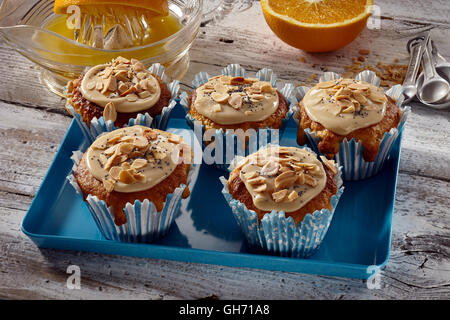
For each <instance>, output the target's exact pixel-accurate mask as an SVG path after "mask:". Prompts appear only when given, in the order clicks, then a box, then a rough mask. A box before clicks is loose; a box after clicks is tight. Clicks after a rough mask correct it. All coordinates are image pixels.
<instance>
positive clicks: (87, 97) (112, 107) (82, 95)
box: [67, 57, 172, 128]
mask: <svg viewBox="0 0 450 320" xmlns="http://www.w3.org/2000/svg"><path fill="white" fill-rule="evenodd" d="M67 95H68V104H70V106H71V107H72V108H73V109H74V110H75V112H77V113H78V114H80V115H81V117H82V120H83V122H85V123H86V124H87V125H88V126H90V125H91V121H92V120H93V119H94V118H97V119H100V118H101V117H103V118H104V120H105V121H108V120H111V121H113V122H114V125H115V127H116V128H121V127H123V126H124V125H127V124H128V122H129V120H130V119H132V118H136V117H137V115H138V114H139V113H140V114H145V113H148V114H149V115H150V116H151V117H155V116H156V115H159V114H161V112H162V109H163V108H164V107H167V106H168V105H169V103H170V100H171V98H172V95H171V92H170V90H169V88H168V87H167V86H166V84H165V83H164V82H163V80H162V79H161V78H160V77H159V76H158V75H156V74H153V73H152V72H150V71H149V70H148V69H147V68H145V66H144V65H143V64H142V63H141V62H140V61H138V60H136V59H131V60H128V59H125V58H123V57H118V58H116V59H114V60H112V61H111V62H110V63H106V64H102V65H97V66H94V67H92V68H91V69H89V70H88V71H87V72H86V73H85V74H83V75H81V76H80V78H79V79H76V80H74V81H71V82H69V84H68V88H67Z"/></svg>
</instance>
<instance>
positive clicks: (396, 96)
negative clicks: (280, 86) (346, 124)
mask: <svg viewBox="0 0 450 320" xmlns="http://www.w3.org/2000/svg"><path fill="white" fill-rule="evenodd" d="M339 78H341V76H340V75H339V74H337V73H334V72H325V73H324V74H323V76H321V77H320V79H319V81H329V80H334V79H339ZM356 80H362V81H366V82H368V83H371V84H373V85H375V86H378V87H379V86H380V79H379V78H378V77H377V76H376V74H375V73H374V72H372V71H369V70H365V71H363V72H361V73H359V74H358V75H357V76H356ZM308 90H309V88H308V87H298V88H297V90H296V92H295V95H296V99H297V101H301V100H302V99H303V97H304V96H305V94H306V93H307V92H308ZM386 95H388V96H389V97H391V98H392V99H393V100H394V101H395V104H396V105H397V106H398V107H399V109H400V112H401V117H400V121H399V124H398V126H397V128H392V129H391V130H390V131H389V132H386V133H385V134H384V136H383V139H382V140H381V142H380V150H379V152H378V156H377V158H376V159H375V161H373V162H368V161H365V160H364V157H363V151H364V147H363V145H362V142H360V141H358V142H357V141H355V139H351V140H350V141H348V140H347V139H344V140H343V141H342V142H341V144H340V146H339V152H338V153H337V154H336V155H335V156H334V160H335V161H336V163H337V164H338V165H339V166H342V177H343V179H344V180H348V181H357V180H363V179H367V178H370V177H372V176H374V175H376V174H377V173H378V172H379V171H380V170H381V168H382V167H383V165H384V163H385V162H386V160H388V159H389V156H390V152H391V150H392V146H393V145H394V143H395V141H396V140H397V138H398V137H399V136H401V133H402V132H403V129H404V126H405V123H406V120H407V118H408V115H409V114H410V113H411V108H410V107H409V106H404V107H403V106H402V104H403V101H404V96H403V87H402V86H401V85H395V86H393V87H392V88H390V89H389V90H388V91H386ZM293 118H294V120H295V121H296V122H297V124H298V123H299V108H298V105H296V108H295V115H294V116H293ZM305 134H306V137H307V139H308V144H309V145H310V146H311V147H312V148H313V149H314V151H315V152H316V153H320V152H319V149H318V144H319V143H320V138H319V137H317V135H316V134H315V133H314V132H313V131H312V130H310V129H306V130H305Z"/></svg>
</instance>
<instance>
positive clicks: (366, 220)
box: [22, 106, 401, 279]
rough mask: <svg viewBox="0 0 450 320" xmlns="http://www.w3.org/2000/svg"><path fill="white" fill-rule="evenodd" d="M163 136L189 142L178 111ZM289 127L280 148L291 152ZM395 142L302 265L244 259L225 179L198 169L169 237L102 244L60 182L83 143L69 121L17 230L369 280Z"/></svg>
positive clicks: (383, 225)
mask: <svg viewBox="0 0 450 320" xmlns="http://www.w3.org/2000/svg"><path fill="white" fill-rule="evenodd" d="M167 130H168V131H172V132H177V133H179V134H180V133H181V134H183V135H184V136H187V137H189V136H190V135H191V131H190V130H189V128H188V126H187V125H186V122H185V120H184V112H183V111H182V109H181V107H179V106H177V107H176V109H175V110H174V112H173V114H172V118H171V119H170V121H169V124H168V129H167ZM295 140H296V128H295V123H294V122H291V123H289V125H288V128H287V129H286V131H285V133H284V135H283V138H282V140H281V144H282V145H291V146H296V142H295ZM400 141H401V139H398V140H397V143H396V145H395V146H394V147H393V150H392V153H391V157H390V159H389V160H388V161H387V162H386V164H385V167H384V168H383V170H382V171H381V172H380V173H379V174H378V175H377V176H375V177H373V178H370V179H367V180H365V181H359V182H346V183H345V188H346V189H345V191H344V194H343V196H342V198H341V200H340V202H339V205H338V208H337V210H336V212H335V215H334V218H333V221H332V222H331V226H330V228H329V231H328V234H327V235H326V237H325V239H324V241H323V243H322V245H321V247H320V249H319V251H318V252H317V253H316V254H315V255H314V256H312V257H310V258H309V259H295V258H285V257H277V256H270V255H267V254H264V253H262V252H250V251H249V249H248V248H247V247H246V244H245V241H244V238H243V236H242V234H241V231H240V229H239V227H238V225H237V224H236V222H235V220H234V217H233V215H232V213H231V211H230V209H229V207H228V206H227V204H226V202H225V200H224V198H223V196H222V194H221V190H222V185H221V183H220V181H219V177H220V176H222V175H223V174H224V172H222V171H220V170H218V169H215V168H214V167H210V166H207V165H201V166H199V168H198V172H196V173H194V175H193V182H192V189H191V190H192V194H191V196H190V198H189V199H187V200H184V202H183V205H182V208H181V210H182V213H181V215H180V217H178V218H177V220H176V224H175V225H174V226H173V227H172V228H171V230H170V232H169V234H168V235H167V236H166V237H165V238H163V239H161V240H160V241H158V242H156V243H153V244H129V243H120V242H114V241H109V240H106V239H105V238H103V236H102V235H101V234H100V232H99V231H98V230H97V227H96V225H95V222H94V220H93V219H92V218H91V216H90V213H89V211H88V209H87V207H86V206H85V204H84V201H83V199H82V197H81V196H79V195H78V194H77V193H75V191H74V190H73V188H72V186H70V185H69V183H68V182H67V180H66V176H67V175H68V173H69V172H70V169H71V167H72V165H73V163H72V160H71V159H70V156H71V155H72V151H74V150H80V149H83V150H84V149H85V148H86V147H87V143H86V141H85V139H84V137H83V135H82V132H81V130H80V129H79V127H78V125H77V124H76V123H75V121H72V124H71V125H70V128H69V130H68V132H67V134H66V136H65V137H64V140H63V142H62V144H61V146H60V148H59V150H58V152H57V154H56V157H55V159H54V161H53V163H52V165H51V166H50V169H49V171H48V173H47V175H46V177H45V179H44V181H43V183H42V185H41V187H40V189H39V191H38V193H37V194H36V196H35V198H34V200H33V202H32V204H31V207H30V209H29V210H28V213H27V214H26V216H25V218H24V221H23V223H22V230H23V232H24V233H25V234H26V235H27V236H28V237H30V238H31V239H32V240H33V242H34V243H35V244H36V245H37V246H38V247H41V248H55V249H66V250H77V251H92V252H99V253H106V254H118V255H127V256H136V257H148V258H157V259H168V260H178V261H188V262H199V263H207V264H218V265H226V266H234V267H249V268H259V269H269V270H281V271H289V272H303V273H313V274H322V275H332V276H341V277H349V278H360V279H367V278H369V277H370V276H371V275H372V274H373V272H374V270H378V268H381V267H382V266H384V265H385V264H386V263H387V261H388V258H389V247H390V240H391V222H392V213H393V209H394V198H395V189H396V183H397V173H398V164H399V160H400Z"/></svg>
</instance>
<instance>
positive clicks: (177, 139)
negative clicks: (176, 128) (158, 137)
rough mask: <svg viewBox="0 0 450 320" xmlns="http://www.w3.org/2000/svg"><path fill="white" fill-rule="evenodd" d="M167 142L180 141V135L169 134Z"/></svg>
mask: <svg viewBox="0 0 450 320" xmlns="http://www.w3.org/2000/svg"><path fill="white" fill-rule="evenodd" d="M168 140H169V142H171V143H180V142H181V137H180V136H177V135H176V134H171V135H170V136H169V139H168Z"/></svg>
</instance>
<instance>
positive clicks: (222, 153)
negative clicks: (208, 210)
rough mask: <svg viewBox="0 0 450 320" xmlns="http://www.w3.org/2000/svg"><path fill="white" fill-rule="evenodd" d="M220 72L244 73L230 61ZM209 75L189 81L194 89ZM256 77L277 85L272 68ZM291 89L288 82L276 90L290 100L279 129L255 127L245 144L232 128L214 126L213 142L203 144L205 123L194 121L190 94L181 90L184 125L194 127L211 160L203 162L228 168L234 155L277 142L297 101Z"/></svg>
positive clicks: (291, 86)
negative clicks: (190, 110) (225, 128)
mask: <svg viewBox="0 0 450 320" xmlns="http://www.w3.org/2000/svg"><path fill="white" fill-rule="evenodd" d="M221 73H222V74H223V75H227V76H233V77H238V76H241V77H245V76H246V71H245V69H244V68H242V67H241V66H240V65H239V64H230V65H228V66H227V67H225V68H224V69H222V72H221ZM209 78H211V76H210V75H209V74H208V73H207V72H200V73H198V74H196V75H195V78H194V80H193V81H192V85H193V87H194V89H196V88H198V87H200V86H201V85H203V84H205V83H206V82H208V79H209ZM256 78H257V79H258V80H261V81H268V82H270V83H271V84H272V86H273V87H276V86H277V82H278V77H277V75H276V74H275V73H274V72H273V70H271V69H267V68H264V69H261V70H259V71H258V72H257V73H256ZM294 89H295V87H294V85H293V84H291V83H287V84H285V85H284V86H283V88H282V89H281V90H279V92H280V93H281V94H282V95H283V97H284V98H285V99H286V100H287V101H288V103H289V110H288V112H287V114H286V116H285V118H284V119H283V120H282V125H281V128H280V130H278V129H271V128H264V129H258V130H255V132H254V134H250V135H248V137H249V139H248V143H245V142H242V141H240V139H239V138H238V135H236V134H233V132H232V131H229V130H223V129H217V130H215V131H214V134H213V137H214V138H215V139H214V141H213V142H211V143H210V144H206V143H205V141H204V139H203V137H204V134H205V126H204V125H203V124H202V123H201V122H199V121H196V120H195V119H194V118H193V117H192V116H191V115H190V114H189V95H188V93H187V92H182V93H181V95H180V105H181V106H182V107H183V108H184V110H185V112H186V121H187V124H188V125H189V126H190V127H191V129H193V130H194V133H195V136H196V138H197V140H198V141H199V142H200V143H201V144H202V146H203V151H204V154H207V155H209V157H208V159H210V161H205V163H206V164H208V165H214V166H216V167H217V168H219V169H221V170H225V171H227V168H228V166H229V164H230V162H231V161H232V160H233V158H234V156H235V155H242V156H247V155H249V154H251V153H254V152H256V151H257V150H258V149H259V148H260V147H262V146H265V145H267V144H270V143H276V144H277V143H278V142H279V140H280V139H281V136H282V134H283V132H284V129H285V128H286V125H287V123H288V121H289V119H290V118H291V116H292V115H293V113H294V108H295V106H296V103H297V101H296V99H295V97H294ZM196 128H197V129H196Z"/></svg>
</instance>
